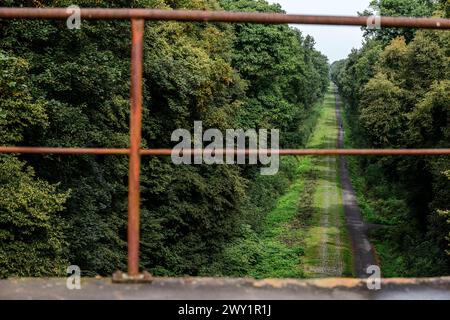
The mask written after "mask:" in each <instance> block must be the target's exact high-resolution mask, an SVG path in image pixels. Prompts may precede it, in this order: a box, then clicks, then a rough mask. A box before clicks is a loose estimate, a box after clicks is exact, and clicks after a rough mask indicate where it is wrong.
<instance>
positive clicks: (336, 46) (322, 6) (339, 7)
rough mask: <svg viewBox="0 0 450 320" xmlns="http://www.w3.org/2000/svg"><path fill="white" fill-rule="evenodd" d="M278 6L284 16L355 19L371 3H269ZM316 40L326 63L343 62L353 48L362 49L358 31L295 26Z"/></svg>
mask: <svg viewBox="0 0 450 320" xmlns="http://www.w3.org/2000/svg"><path fill="white" fill-rule="evenodd" d="M268 2H270V3H279V4H281V6H282V7H283V9H284V10H285V11H286V12H287V13H293V14H317V15H346V16H348V15H350V16H356V15H357V14H358V12H362V11H364V9H366V8H367V7H368V6H369V3H370V0H268ZM295 27H296V28H298V29H300V30H301V31H303V33H304V34H309V35H311V36H313V37H314V39H315V40H316V49H317V50H319V51H321V52H322V53H323V54H325V55H326V56H327V57H328V59H329V60H330V61H329V62H330V63H332V62H334V61H336V60H340V59H344V58H346V57H347V55H348V54H349V53H350V51H351V49H352V48H360V47H361V46H362V31H361V28H360V27H343V26H315V25H295Z"/></svg>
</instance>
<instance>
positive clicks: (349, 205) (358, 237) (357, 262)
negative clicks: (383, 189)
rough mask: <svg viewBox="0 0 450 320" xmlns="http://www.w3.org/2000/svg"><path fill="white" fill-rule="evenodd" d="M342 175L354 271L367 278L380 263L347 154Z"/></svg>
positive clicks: (342, 160) (340, 141)
mask: <svg viewBox="0 0 450 320" xmlns="http://www.w3.org/2000/svg"><path fill="white" fill-rule="evenodd" d="M335 97H336V118H337V120H338V123H339V134H338V148H344V134H345V129H344V123H343V121H342V114H341V100H340V97H339V95H338V93H337V91H336V90H335ZM339 162H340V163H339V165H340V170H339V171H340V175H341V186H342V202H343V205H344V211H345V220H346V225H347V229H348V235H349V237H350V241H351V245H352V253H353V264H354V272H355V275H356V277H357V278H367V277H368V276H369V275H368V274H367V272H366V270H367V267H368V266H371V265H378V264H377V261H376V258H375V252H374V250H373V247H372V245H371V244H370V242H369V239H368V237H367V225H366V224H365V223H364V220H363V218H362V215H361V212H360V210H359V207H358V204H357V202H356V195H355V191H354V189H353V187H352V183H351V181H350V175H349V172H348V167H347V159H346V157H345V156H341V157H340V161H339Z"/></svg>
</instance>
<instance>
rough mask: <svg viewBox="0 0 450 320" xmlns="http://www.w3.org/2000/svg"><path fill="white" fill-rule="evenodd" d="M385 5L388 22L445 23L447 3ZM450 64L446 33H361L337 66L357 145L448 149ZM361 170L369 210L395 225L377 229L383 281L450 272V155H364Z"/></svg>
mask: <svg viewBox="0 0 450 320" xmlns="http://www.w3.org/2000/svg"><path fill="white" fill-rule="evenodd" d="M379 3H380V4H381V7H380V8H381V15H382V16H383V15H393V16H399V15H402V16H437V17H449V9H450V2H449V1H440V2H436V1H425V0H413V1H412V0H407V1H403V0H382V1H381V2H380V1H379ZM375 4H376V1H373V5H375ZM365 14H369V12H365ZM449 61H450V32H449V31H424V30H421V31H417V30H412V29H397V30H393V29H381V30H369V29H367V30H365V43H364V46H363V48H362V49H360V50H353V51H352V53H351V54H350V55H349V56H348V58H347V59H345V60H342V61H338V62H336V63H334V64H333V65H332V67H331V77H332V80H333V81H334V82H335V83H336V84H337V86H338V87H339V91H340V93H341V95H342V96H343V97H344V98H345V100H346V114H347V120H348V121H349V124H350V127H351V137H350V140H351V141H352V142H353V146H354V147H369V148H449V147H450V113H449V112H450V64H449ZM359 166H360V167H359V172H360V173H361V175H363V176H364V181H363V183H362V186H361V193H362V195H361V196H362V197H364V199H360V202H361V205H363V210H364V211H365V212H366V213H367V214H368V215H369V216H370V218H372V220H373V222H377V223H380V224H383V225H389V227H385V228H382V229H379V230H378V231H377V232H375V239H376V240H375V241H376V242H378V245H377V250H378V251H379V254H380V257H381V260H382V263H384V266H383V267H384V272H385V273H386V275H389V276H431V275H443V274H447V275H448V274H450V259H449V256H448V254H446V252H447V253H449V251H448V249H449V241H450V224H449V223H450V213H449V209H450V182H449V179H450V158H449V157H448V156H440V157H381V158H380V157H373V158H370V157H367V158H363V159H360V161H359ZM382 269H383V268H382Z"/></svg>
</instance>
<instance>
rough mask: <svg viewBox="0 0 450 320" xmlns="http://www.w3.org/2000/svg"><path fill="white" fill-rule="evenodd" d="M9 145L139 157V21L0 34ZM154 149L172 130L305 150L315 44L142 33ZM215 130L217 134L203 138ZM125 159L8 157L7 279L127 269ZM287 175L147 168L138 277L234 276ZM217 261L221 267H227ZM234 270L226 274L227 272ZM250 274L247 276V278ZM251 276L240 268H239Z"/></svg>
mask: <svg viewBox="0 0 450 320" xmlns="http://www.w3.org/2000/svg"><path fill="white" fill-rule="evenodd" d="M3 3H4V4H6V5H7V6H22V5H23V6H30V7H43V6H48V7H52V6H59V7H64V6H69V5H72V4H77V5H79V6H82V7H95V6H100V7H146V8H162V9H170V8H172V9H202V10H203V9H211V10H219V9H225V10H240V11H261V12H282V10H281V7H280V6H278V5H269V4H268V3H267V2H266V1H261V0H258V1H256V0H255V1H254V0H239V1H231V0H224V1H216V0H197V1H186V0H170V1H168V0H138V1H126V0H124V1H99V0H92V1H87V0H82V1H73V0H70V1H65V0H48V1H16V0H6V1H4V2H3ZM0 39H1V41H0V70H1V71H0V144H1V145H17V146H21V145H26V146H51V147H113V148H125V147H127V146H128V143H129V141H128V134H129V133H128V123H129V119H128V118H129V86H130V81H129V69H130V42H131V40H130V26H129V22H128V21H89V22H88V21H83V22H82V27H81V29H79V30H68V29H67V27H66V24H65V21H31V20H28V21H26V20H13V21H0ZM144 60H145V61H144V120H143V142H142V143H143V145H144V146H145V147H150V146H151V147H153V148H166V147H169V146H171V145H172V142H171V141H170V137H171V133H172V132H173V130H175V129H177V128H192V126H193V123H194V121H196V120H201V121H203V125H204V127H210V128H218V129H220V130H224V129H227V128H244V129H245V128H256V129H258V128H265V129H270V128H277V129H280V130H281V132H282V134H281V136H282V141H281V144H282V146H284V147H289V146H295V147H301V146H303V145H304V143H305V141H306V139H307V136H308V135H309V133H310V132H311V130H312V121H311V119H310V118H309V117H308V114H309V113H310V112H309V111H310V110H311V108H312V107H313V105H314V104H315V103H316V102H317V101H319V100H320V99H321V98H322V97H323V94H324V92H325V91H326V89H327V87H328V82H329V66H328V62H327V59H326V57H325V56H323V55H322V54H321V53H319V52H318V51H316V50H315V49H314V40H313V39H312V38H311V37H309V36H304V35H303V34H302V33H301V32H300V31H298V30H295V29H293V28H290V27H288V26H286V25H280V26H264V25H250V24H237V25H227V24H211V23H177V22H147V24H146V33H145V53H144ZM205 129H206V128H205ZM127 174H128V159H127V157H125V156H57V155H46V156H29V155H28V156H25V155H22V156H19V155H1V156H0V194H1V197H0V276H2V277H5V276H44V275H63V274H65V269H66V268H67V266H68V265H70V264H76V265H79V266H80V267H81V269H82V271H83V275H86V276H88V275H96V274H101V275H109V274H111V273H112V272H113V271H115V270H117V269H122V270H125V269H126V221H127V220H126V219H127V213H126V212H127V209H126V208H127ZM291 175H292V165H291V164H290V163H289V161H287V162H285V163H283V164H282V168H281V172H280V173H279V174H278V175H277V176H271V177H262V176H260V175H259V171H258V170H257V168H255V167H251V166H241V167H239V166H228V165H220V166H206V165H197V166H176V165H173V164H172V162H171V160H170V158H167V157H152V158H143V163H142V212H141V215H142V217H141V229H142V239H141V268H142V269H146V270H149V271H150V272H152V273H153V274H155V275H184V274H189V275H201V274H211V273H214V274H223V275H230V274H236V273H237V272H238V271H236V270H238V269H240V268H241V267H242V265H241V264H242V263H241V262H240V261H238V260H236V259H234V260H233V259H225V258H223V257H224V255H225V256H226V252H228V251H229V246H230V245H229V244H231V243H236V242H239V239H244V238H247V237H249V235H250V234H252V235H253V234H257V233H258V230H259V228H260V227H261V224H262V222H263V220H264V214H265V213H266V212H267V210H268V209H269V208H271V207H272V206H273V205H274V202H275V201H276V199H277V197H278V196H279V195H280V194H281V193H282V192H283V191H284V190H285V189H286V187H287V186H288V185H289V183H290V178H291ZM218 257H221V258H222V259H219V258H218ZM217 261H223V263H217ZM241 271H242V270H241ZM244 271H245V270H244Z"/></svg>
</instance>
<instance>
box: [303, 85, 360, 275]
mask: <svg viewBox="0 0 450 320" xmlns="http://www.w3.org/2000/svg"><path fill="white" fill-rule="evenodd" d="M337 134H338V127H337V122H336V111H335V98H334V94H333V93H332V92H331V89H330V92H328V94H327V96H326V98H325V101H324V105H323V108H322V110H321V116H320V118H319V121H318V123H317V126H316V129H315V131H314V134H313V136H312V137H311V139H310V141H309V143H308V147H309V148H335V147H336V143H337ZM328 158H330V159H334V160H335V161H330V162H328V163H324V162H320V161H323V160H324V159H325V158H323V157H321V158H314V159H313V160H312V161H313V167H314V169H315V172H316V174H315V179H316V182H315V183H316V190H315V193H314V194H313V195H311V196H312V197H313V215H312V217H311V219H310V221H309V227H308V228H307V230H306V234H305V247H306V250H305V256H304V258H303V259H302V265H303V268H304V269H305V272H306V276H307V277H324V276H333V275H338V276H340V275H342V276H352V274H353V271H352V269H353V268H352V265H353V263H352V254H351V250H350V244H349V238H348V235H347V230H346V227H345V216H344V209H343V206H342V189H341V185H340V179H339V168H338V165H339V162H338V159H336V158H332V157H328ZM321 170H322V171H321ZM324 170H325V173H324V172H323V171H324ZM327 171H330V172H327ZM325 221H327V222H325ZM324 239H325V240H326V241H325V240H324Z"/></svg>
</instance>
